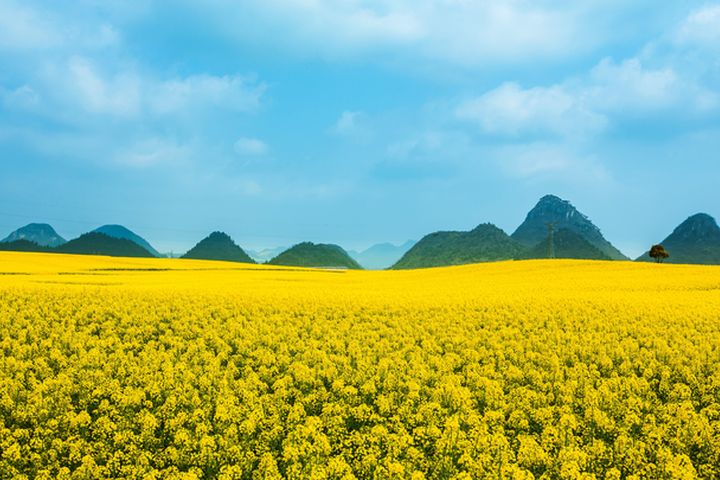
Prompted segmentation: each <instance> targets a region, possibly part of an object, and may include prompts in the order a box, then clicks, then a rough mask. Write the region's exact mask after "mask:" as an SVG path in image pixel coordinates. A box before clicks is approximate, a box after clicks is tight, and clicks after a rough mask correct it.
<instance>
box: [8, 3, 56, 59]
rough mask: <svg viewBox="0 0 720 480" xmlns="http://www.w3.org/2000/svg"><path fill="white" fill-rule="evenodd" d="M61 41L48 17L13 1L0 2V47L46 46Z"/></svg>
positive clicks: (20, 48) (26, 48)
mask: <svg viewBox="0 0 720 480" xmlns="http://www.w3.org/2000/svg"><path fill="white" fill-rule="evenodd" d="M61 41H62V36H61V35H60V34H59V32H57V31H56V30H55V26H54V25H53V23H52V22H51V21H49V19H48V18H46V17H45V16H43V15H41V14H40V13H39V12H38V11H36V10H34V9H32V8H30V7H28V6H27V5H23V4H20V3H17V2H13V1H2V2H0V49H13V50H28V49H34V48H47V47H50V46H53V45H56V44H58V43H59V42H61Z"/></svg>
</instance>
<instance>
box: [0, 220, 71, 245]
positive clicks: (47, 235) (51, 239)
mask: <svg viewBox="0 0 720 480" xmlns="http://www.w3.org/2000/svg"><path fill="white" fill-rule="evenodd" d="M17 240H27V241H28V242H32V243H35V244H37V245H40V246H41V247H51V248H53V247H57V246H60V245H62V244H63V243H65V239H64V238H63V237H61V236H60V235H58V233H57V232H56V231H55V229H54V228H53V227H51V226H50V225H48V224H47V223H31V224H29V225H25V226H24V227H21V228H18V229H17V230H15V231H14V232H12V233H11V234H10V235H8V236H7V237H5V238H4V239H3V240H2V243H11V242H15V241H17Z"/></svg>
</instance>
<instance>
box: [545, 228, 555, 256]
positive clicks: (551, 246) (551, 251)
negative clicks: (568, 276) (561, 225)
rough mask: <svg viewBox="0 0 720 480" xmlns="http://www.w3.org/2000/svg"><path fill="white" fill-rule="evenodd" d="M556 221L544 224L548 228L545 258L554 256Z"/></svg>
mask: <svg viewBox="0 0 720 480" xmlns="http://www.w3.org/2000/svg"><path fill="white" fill-rule="evenodd" d="M556 224H557V222H548V223H546V224H545V225H546V226H547V229H548V245H547V248H548V251H547V258H555V225H556Z"/></svg>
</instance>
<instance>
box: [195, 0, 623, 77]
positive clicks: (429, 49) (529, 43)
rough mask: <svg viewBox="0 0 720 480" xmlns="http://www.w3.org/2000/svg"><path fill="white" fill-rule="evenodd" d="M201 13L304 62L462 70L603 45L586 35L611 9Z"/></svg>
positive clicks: (221, 4)
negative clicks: (435, 65) (362, 60)
mask: <svg viewBox="0 0 720 480" xmlns="http://www.w3.org/2000/svg"><path fill="white" fill-rule="evenodd" d="M203 8H204V12H205V13H206V14H208V13H209V14H210V15H211V16H212V17H213V18H214V21H215V22H216V24H217V25H218V28H221V29H224V30H225V33H226V34H228V35H231V36H236V37H238V38H239V39H240V40H241V41H248V40H252V41H256V40H257V39H258V38H261V39H262V40H263V41H264V42H265V43H266V44H267V43H273V44H275V45H279V46H281V47H282V48H285V49H289V50H297V51H298V52H299V53H300V54H301V55H303V56H306V55H307V54H308V53H309V52H312V54H313V55H318V56H323V57H332V58H344V57H348V56H354V55H358V54H371V55H373V56H374V57H375V58H377V57H378V56H381V57H382V56H384V55H386V54H387V53H388V52H395V53H398V52H400V53H401V55H402V56H403V57H404V58H405V59H407V58H418V57H421V58H425V59H432V60H440V61H444V62H449V63H453V64H459V65H464V66H486V62H487V61H492V62H495V63H499V64H507V63H516V62H517V61H522V60H529V59H532V60H535V59H538V58H565V57H567V56H572V55H575V54H576V53H577V52H582V51H586V50H587V49H588V48H592V47H593V46H596V45H599V44H601V43H602V40H603V39H602V38H601V37H602V35H601V34H600V32H602V28H590V25H594V23H592V22H593V20H595V22H599V20H600V18H605V17H599V16H598V15H596V13H597V12H598V11H601V12H607V11H608V10H611V9H610V8H609V7H606V6H605V4H604V3H603V2H587V3H584V2H578V3H576V2H572V3H568V2H550V1H542V2H537V1H532V0H505V1H502V2H498V1H489V0H488V1H470V0H393V1H390V0H344V1H336V0H266V1H263V2H245V3H238V2H234V1H230V0H215V1H212V2H209V3H208V4H205V5H204V6H203ZM626 8H627V7H626ZM621 10H622V9H621ZM268 32H282V35H274V36H273V37H271V38H268ZM397 60H398V56H397V55H393V61H394V62H397Z"/></svg>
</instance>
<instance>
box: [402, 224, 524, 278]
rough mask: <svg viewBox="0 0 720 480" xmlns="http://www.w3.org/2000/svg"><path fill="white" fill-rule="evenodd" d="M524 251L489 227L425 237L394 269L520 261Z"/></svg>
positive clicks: (503, 233)
mask: <svg viewBox="0 0 720 480" xmlns="http://www.w3.org/2000/svg"><path fill="white" fill-rule="evenodd" d="M524 252H525V248H524V247H523V246H522V245H520V244H519V243H517V242H516V241H514V240H513V239H512V238H510V237H509V236H508V235H507V234H506V233H505V232H503V231H502V230H501V229H499V228H498V227H496V226H495V225H492V224H490V223H486V224H482V225H478V226H477V227H476V228H475V229H473V230H471V231H469V232H435V233H431V234H430V235H426V236H425V237H424V238H423V239H422V240H420V241H419V242H418V243H416V244H415V245H414V246H413V247H412V248H411V249H410V250H409V251H408V252H407V253H406V254H405V255H403V257H402V258H401V259H400V260H399V261H398V262H397V263H396V264H395V265H393V267H392V268H393V269H407V268H426V267H439V266H446V265H464V264H468V263H480V262H494V261H499V260H510V259H516V258H521V257H522V256H523V254H524Z"/></svg>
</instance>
